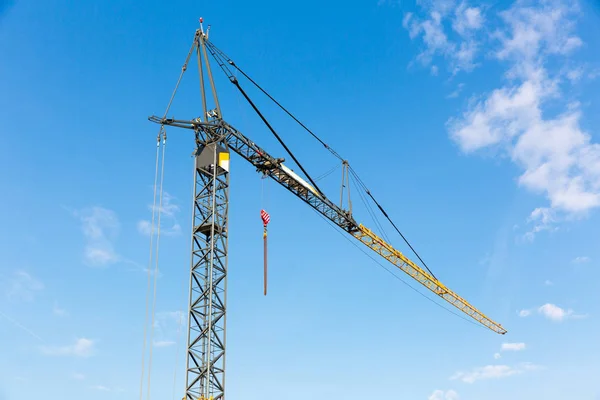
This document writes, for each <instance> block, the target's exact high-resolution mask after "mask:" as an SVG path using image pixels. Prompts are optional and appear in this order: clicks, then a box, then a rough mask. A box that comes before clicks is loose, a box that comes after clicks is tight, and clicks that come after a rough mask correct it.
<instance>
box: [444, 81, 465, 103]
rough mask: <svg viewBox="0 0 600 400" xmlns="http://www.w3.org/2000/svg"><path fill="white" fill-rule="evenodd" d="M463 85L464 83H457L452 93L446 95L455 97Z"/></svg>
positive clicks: (450, 97) (451, 97)
mask: <svg viewBox="0 0 600 400" xmlns="http://www.w3.org/2000/svg"><path fill="white" fill-rule="evenodd" d="M464 87H465V84H464V83H459V84H458V85H457V86H456V89H455V90H454V91H453V92H452V93H450V94H449V95H448V96H446V97H447V98H449V99H454V98H457V97H458V95H460V93H461V92H462V90H463V88H464Z"/></svg>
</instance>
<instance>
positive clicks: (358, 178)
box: [349, 167, 438, 280]
mask: <svg viewBox="0 0 600 400" xmlns="http://www.w3.org/2000/svg"><path fill="white" fill-rule="evenodd" d="M349 168H350V172H351V173H352V174H353V175H354V177H355V178H356V179H357V181H358V182H359V183H360V185H361V186H362V188H363V190H364V191H365V192H366V193H367V194H368V195H369V197H370V198H371V200H373V202H374V203H375V205H376V206H377V207H378V208H379V211H381V213H382V214H383V215H384V217H385V218H386V219H387V220H388V221H389V223H390V224H392V226H393V227H394V229H395V230H396V232H398V234H399V235H400V236H401V237H402V239H403V240H404V243H406V244H407V245H408V247H410V249H411V250H412V252H413V253H414V254H415V256H417V258H418V259H419V261H421V263H422V264H423V266H424V267H425V268H426V269H427V271H429V273H430V274H431V276H432V277H433V278H434V279H435V280H438V279H437V277H436V276H435V275H434V274H433V272H431V270H430V269H429V267H428V266H427V264H426V263H425V261H423V259H422V258H421V256H420V255H419V253H417V251H416V250H415V249H414V248H413V247H412V245H411V244H410V242H409V241H408V240H407V239H406V237H404V235H403V234H402V232H400V229H398V227H397V226H396V224H395V223H394V221H392V219H391V218H390V216H389V215H388V213H387V212H385V210H384V209H383V207H381V205H380V204H379V202H378V201H377V200H376V199H375V197H374V196H373V194H372V193H371V191H370V190H369V189H368V188H367V186H366V185H365V184H364V182H363V181H362V180H361V179H360V177H359V176H358V174H357V173H356V171H354V169H353V168H352V167H349Z"/></svg>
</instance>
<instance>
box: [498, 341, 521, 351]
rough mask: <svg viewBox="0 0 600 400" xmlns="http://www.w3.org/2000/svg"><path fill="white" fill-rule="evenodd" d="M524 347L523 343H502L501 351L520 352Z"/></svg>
mask: <svg viewBox="0 0 600 400" xmlns="http://www.w3.org/2000/svg"><path fill="white" fill-rule="evenodd" d="M525 347H526V346H525V343H502V351H521V350H525Z"/></svg>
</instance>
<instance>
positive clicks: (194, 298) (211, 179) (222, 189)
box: [186, 127, 229, 400]
mask: <svg viewBox="0 0 600 400" xmlns="http://www.w3.org/2000/svg"><path fill="white" fill-rule="evenodd" d="M219 138H220V134H219V133H218V132H217V131H216V130H214V129H210V127H208V128H206V127H205V129H202V130H201V131H197V132H196V142H197V146H198V147H197V154H196V160H198V157H199V152H200V150H201V149H202V148H204V147H205V146H206V145H209V144H211V143H214V142H215V141H216V142H217V143H219ZM221 143H222V146H225V145H226V144H225V143H224V142H223V141H222V140H221ZM214 152H215V156H214V157H215V160H216V157H217V155H216V152H217V150H216V147H215V151H214ZM216 164H217V162H216V161H215V162H214V163H213V167H212V169H211V168H209V167H210V165H209V166H203V165H198V162H196V166H195V193H194V213H193V235H192V273H191V278H190V299H189V301H190V305H189V315H188V324H189V330H188V351H187V354H188V356H187V361H186V364H187V365H186V370H187V377H186V399H187V400H197V399H199V398H200V399H203V398H205V399H209V398H212V399H213V400H221V399H223V398H224V388H225V336H226V324H225V316H226V315H225V310H226V299H227V297H226V289H227V240H228V229H227V222H228V203H229V202H228V197H229V173H228V172H227V171H220V172H219V173H217V170H218V169H217V168H216V167H214V165H216Z"/></svg>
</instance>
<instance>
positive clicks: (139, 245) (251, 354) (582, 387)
mask: <svg viewBox="0 0 600 400" xmlns="http://www.w3.org/2000/svg"><path fill="white" fill-rule="evenodd" d="M200 16H203V17H204V18H205V21H207V23H210V24H211V25H212V31H211V39H212V41H213V42H214V43H215V44H217V46H219V47H220V48H221V49H222V50H224V51H225V52H227V53H228V54H229V55H230V56H231V57H232V58H233V59H234V60H235V61H236V62H237V63H238V64H239V65H240V66H242V68H243V69H244V70H245V71H247V72H248V73H249V74H250V75H251V76H252V77H253V78H255V79H256V80H257V81H258V82H259V83H261V84H262V85H263V86H264V87H265V88H266V89H267V90H268V91H270V92H271V93H272V94H273V95H274V96H275V97H276V98H277V99H278V100H280V101H281V102H283V103H284V104H285V105H286V106H287V107H289V108H290V109H291V110H292V111H293V112H294V113H295V114H296V115H298V116H299V117H300V118H301V120H303V121H304V122H305V123H306V124H307V125H308V126H309V127H311V129H313V130H314V131H315V132H317V133H318V134H319V135H320V136H321V137H322V138H323V139H324V140H325V141H327V142H328V143H329V144H330V145H331V146H332V147H333V148H335V149H336V150H337V151H338V152H339V153H340V154H342V155H343V156H344V157H345V158H347V159H348V160H350V163H351V164H352V165H353V167H354V168H355V169H356V170H357V171H358V173H359V174H360V176H361V177H362V179H363V180H364V181H365V182H366V184H367V186H368V187H369V188H370V189H371V190H372V192H373V193H374V195H375V196H376V197H377V198H378V199H379V201H380V202H381V204H383V206H384V207H385V208H386V210H387V211H388V212H389V214H390V215H391V217H392V218H393V219H394V221H396V223H397V224H398V225H399V226H400V228H401V229H402V230H403V233H405V235H406V236H407V237H408V238H409V240H410V241H411V243H412V244H413V245H414V246H415V247H416V248H417V250H418V251H419V253H420V254H421V256H422V257H423V258H424V259H425V261H426V262H427V264H428V265H429V266H430V267H431V269H432V270H433V272H434V273H435V274H436V275H437V276H438V277H439V278H440V279H441V280H442V281H443V282H445V283H446V284H447V285H448V286H449V287H450V288H452V289H453V290H455V291H456V292H457V293H459V294H460V295H461V296H463V297H465V298H467V299H468V300H469V301H471V302H472V303H473V304H474V305H475V306H476V307H478V308H479V309H481V310H482V311H483V312H485V313H486V314H487V315H489V316H490V317H491V318H493V319H494V320H496V321H498V322H500V323H502V324H503V325H504V326H505V327H506V328H507V329H508V331H509V332H508V334H507V335H506V336H499V335H496V334H494V333H493V332H491V331H486V330H484V329H480V328H477V327H475V326H474V325H472V324H469V323H466V322H465V321H463V320H462V319H459V318H457V317H456V316H454V315H451V314H449V313H447V312H446V311H444V310H442V309H440V308H439V307H436V306H435V305H434V304H432V303H431V302H429V301H426V300H425V299H424V298H423V297H421V296H419V295H418V294H416V293H415V292H414V291H412V290H410V289H409V288H407V287H406V286H405V285H404V284H402V283H401V282H399V281H398V280H396V279H394V278H393V277H391V276H390V275H389V274H388V273H387V272H385V271H383V270H382V269H381V268H380V267H379V266H378V265H377V264H376V263H374V262H373V261H372V260H371V259H369V258H368V257H366V256H365V255H364V254H363V253H361V252H360V251H359V250H357V249H356V248H355V247H354V246H352V245H351V244H350V243H349V242H348V241H347V240H346V239H345V238H344V237H342V236H341V235H339V234H338V233H336V232H335V231H334V229H333V228H332V227H330V226H328V225H327V224H326V223H325V221H323V220H322V219H321V218H320V217H319V216H318V215H316V214H315V213H314V212H313V211H311V210H310V208H309V207H308V206H306V205H305V204H303V203H302V202H300V201H299V200H298V199H296V198H294V197H293V196H292V195H290V194H289V193H288V192H286V191H284V190H283V189H282V188H278V187H276V186H275V184H274V183H273V182H271V183H270V184H269V183H266V184H265V186H264V187H263V182H262V181H261V179H260V178H259V176H258V175H257V174H256V173H255V172H254V170H253V168H252V167H250V166H249V165H246V164H245V162H244V161H243V160H242V159H240V158H238V157H237V156H234V157H233V160H232V166H231V168H232V174H231V206H230V235H231V236H230V259H229V266H230V274H229V297H228V302H229V309H228V313H229V315H228V338H227V344H228V358H227V368H228V370H227V393H228V397H230V398H242V397H243V398H246V399H249V400H252V399H262V400H267V399H276V398H277V399H279V398H286V399H291V400H294V399H300V398H306V396H307V395H309V396H312V395H319V396H323V397H335V398H346V399H359V398H360V399H362V398H365V397H366V396H369V397H374V398H385V399H405V398H406V399H415V400H418V399H423V400H427V399H428V400H457V399H460V400H476V399H477V400H484V399H485V400H497V399H505V398H511V399H515V400H518V399H530V398H534V397H535V398H545V399H549V400H562V399H565V398H569V399H571V398H572V399H582V400H584V399H588V400H598V399H600V386H599V384H598V379H597V377H598V376H600V361H599V360H600V342H598V339H597V338H598V337H599V334H600V324H599V322H598V315H599V313H600V295H599V294H598V291H597V287H598V281H599V279H600V272H599V268H598V266H599V264H598V260H600V252H599V250H598V245H597V243H598V239H597V232H598V229H597V228H596V226H597V225H598V222H600V219H599V215H598V208H599V206H600V144H598V143H599V140H600V139H599V127H600V117H599V116H598V113H597V112H595V110H597V107H598V103H599V102H600V99H599V98H598V95H597V93H598V89H599V78H600V53H599V52H598V51H596V50H595V49H597V48H598V46H599V45H600V24H598V21H599V19H600V6H599V5H598V4H597V3H594V2H592V1H587V0H586V1H580V2H579V3H577V4H572V3H571V2H566V1H564V2H563V1H559V0H548V1H544V2H542V3H539V4H535V3H530V2H524V1H516V2H511V1H508V2H483V3H481V4H477V3H475V2H467V1H461V0H429V1H418V2H417V3H413V2H410V1H406V2H399V1H392V0H379V1H378V0H371V1H357V2H354V3H352V5H349V4H348V3H347V2H341V1H331V2H325V3H323V2H317V1H314V0H309V1H305V2H297V3H289V2H272V1H266V2H263V3H260V4H255V3H251V2H241V1H224V2H191V1H184V0H174V1H172V2H170V4H167V3H166V2H148V3H146V4H145V5H144V4H142V2H134V1H130V0H128V1H110V0H109V1H102V2H100V1H88V2H66V1H44V2H42V1H31V2H25V1H8V2H7V1H6V0H5V1H3V2H1V3H0V54H2V57H1V59H0V76H1V77H2V79H0V110H1V111H0V116H1V117H2V121H3V124H2V128H1V129H0V132H1V135H2V147H1V150H0V155H1V156H0V170H1V171H2V173H1V174H0V185H1V187H2V188H3V193H5V195H4V196H3V207H1V208H0V216H1V218H2V221H3V229H2V230H0V240H1V243H3V245H2V246H0V260H1V262H0V266H1V268H0V343H1V344H0V399H2V400H5V399H16V398H24V397H34V396H40V397H42V396H43V397H44V398H57V399H58V398H60V399H64V400H70V399H76V398H81V396H85V397H86V398H89V399H92V400H93V399H125V398H136V397H139V386H140V374H141V370H142V362H141V357H142V340H143V328H144V306H145V293H146V282H147V281H146V279H147V277H146V273H145V269H146V268H147V264H148V246H149V237H148V235H147V222H145V221H147V220H148V219H149V218H150V216H151V209H150V204H151V203H152V183H153V178H154V156H155V149H156V147H155V138H156V134H157V126H156V125H154V124H151V123H150V122H148V121H147V117H148V116H149V115H151V114H162V113H163V111H164V108H165V106H166V104H167V101H168V98H169V96H170V94H171V91H172V89H173V86H174V84H175V81H176V79H177V76H178V74H179V71H180V68H181V65H182V63H183V61H184V58H185V55H186V54H187V51H188V49H189V46H190V44H191V39H192V37H193V33H194V30H195V29H196V27H197V20H198V18H199V17H200ZM192 66H193V67H194V68H195V64H193V65H192ZM189 72H190V73H188V74H187V75H186V78H185V79H184V82H183V84H182V87H181V90H180V92H179V93H178V96H177V98H176V100H175V103H174V105H173V108H172V112H171V114H172V115H174V116H176V117H178V118H192V117H196V116H198V115H199V113H200V111H199V109H200V98H199V96H198V89H197V88H198V84H197V75H195V71H194V70H193V69H190V71H189ZM216 81H217V85H218V90H219V94H220V100H221V106H222V109H223V115H224V118H225V119H226V120H227V121H228V122H229V123H231V124H232V125H234V126H235V127H237V128H238V129H239V130H241V131H243V132H245V134H246V135H247V136H249V137H250V138H252V139H253V140H254V141H255V142H257V143H259V144H260V145H261V146H262V147H264V148H266V149H267V150H268V151H269V152H271V154H272V155H274V156H284V152H283V149H282V148H281V147H280V146H279V145H278V144H277V143H276V142H275V141H274V139H273V138H272V137H271V136H270V134H269V133H268V131H267V130H266V129H265V128H264V126H263V125H262V124H261V122H260V121H259V120H258V118H257V117H256V116H255V115H254V114H253V113H252V110H251V109H250V108H249V107H248V106H247V104H245V103H244V100H243V99H242V98H241V96H240V95H239V94H238V93H237V92H236V91H235V89H234V88H233V87H232V86H231V85H230V84H229V83H228V82H227V81H226V79H224V77H223V76H222V74H221V73H220V71H217V72H216ZM245 87H246V88H247V89H248V92H249V93H250V95H251V96H252V97H253V98H255V99H256V100H257V104H258V105H259V107H261V109H262V110H263V111H264V112H265V113H266V115H267V116H268V117H269V118H270V120H271V122H272V123H273V125H274V126H275V127H276V128H277V129H278V131H279V132H280V133H281V134H282V136H283V137H284V138H285V140H286V142H287V143H288V144H289V146H290V147H291V148H292V149H293V150H294V152H295V153H296V155H297V156H298V158H299V159H300V160H302V161H303V164H304V165H305V166H306V167H307V169H308V170H309V171H310V172H311V174H313V175H314V176H319V175H321V174H323V173H325V172H327V171H329V170H331V169H332V168H334V167H336V160H335V159H334V158H332V157H331V156H330V155H329V154H328V153H327V152H326V151H324V150H323V148H322V147H320V146H319V145H318V144H317V143H315V141H314V140H313V139H311V138H310V137H308V136H307V135H306V133H304V132H303V131H301V130H300V129H298V127H297V126H295V125H294V124H293V123H291V122H290V120H289V119H287V118H285V116H284V115H282V113H281V112H279V111H277V109H275V108H273V106H272V105H271V104H269V103H268V102H267V101H265V99H264V97H261V96H260V95H259V94H258V93H257V92H256V91H255V90H251V88H250V86H249V85H246V86H245ZM168 134H169V139H168V144H167V152H166V161H165V168H166V172H165V190H166V193H167V194H166V195H165V196H166V197H165V205H164V210H163V211H164V213H163V222H164V225H163V226H162V229H163V234H162V235H161V247H160V260H159V268H160V271H161V273H160V279H159V280H158V294H157V305H156V307H157V308H156V321H155V331H154V336H153V339H154V347H153V362H152V375H151V377H152V380H151V398H157V399H158V398H181V397H182V394H183V383H182V377H183V366H184V358H183V349H184V345H185V344H184V339H185V333H182V332H181V329H180V326H179V324H178V321H179V316H180V315H181V313H182V312H183V311H184V310H185V308H186V291H185V286H186V285H187V280H188V266H189V237H188V232H189V230H190V227H189V220H190V219H189V216H190V209H191V205H190V197H191V165H192V164H191V157H190V154H191V151H192V150H193V142H192V139H191V137H190V135H189V132H187V131H184V132H181V131H177V130H174V129H171V130H169V131H168ZM340 174H341V173H340V170H339V168H338V169H337V170H336V171H335V173H334V174H332V175H329V176H328V177H327V178H324V179H323V180H322V181H319V182H320V185H321V186H322V187H323V188H324V189H325V190H326V192H327V193H328V194H330V195H331V197H332V199H334V200H336V201H337V199H338V196H339V189H338V187H339V179H340V178H339V177H340ZM353 201H354V204H355V208H356V210H355V217H356V218H357V219H358V220H359V221H360V222H363V223H365V225H367V226H373V225H374V224H373V221H372V220H371V218H370V217H369V215H368V213H367V212H366V210H365V209H364V207H362V206H361V201H360V197H358V195H357V190H356V188H355V187H354V188H353ZM263 207H265V208H267V210H268V211H269V212H270V214H271V217H272V220H271V223H270V225H269V240H270V242H269V251H270V253H269V262H270V276H269V283H270V290H269V295H268V296H267V297H264V296H263V295H262V243H261V241H262V226H261V222H260V218H259V211H260V209H261V208H263ZM385 231H386V232H387V234H388V235H389V236H390V237H391V240H392V242H393V243H394V245H396V246H397V247H398V248H400V249H401V250H402V251H405V252H406V253H407V254H409V252H408V251H407V249H406V246H404V245H403V244H402V242H401V240H400V238H399V237H397V235H395V234H393V230H392V229H391V228H390V227H389V226H387V225H386V226H385ZM398 276H399V277H401V278H403V279H407V278H404V276H403V275H398ZM421 292H423V291H422V290H421ZM147 360H148V358H147V357H146V361H147ZM174 383H175V384H174ZM145 385H146V383H144V387H145ZM174 389H175V390H174ZM144 398H146V397H144Z"/></svg>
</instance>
